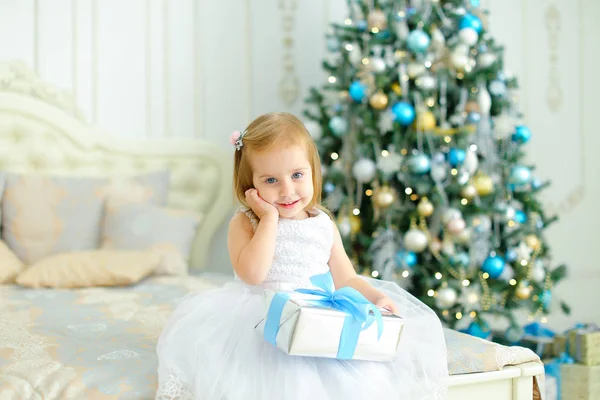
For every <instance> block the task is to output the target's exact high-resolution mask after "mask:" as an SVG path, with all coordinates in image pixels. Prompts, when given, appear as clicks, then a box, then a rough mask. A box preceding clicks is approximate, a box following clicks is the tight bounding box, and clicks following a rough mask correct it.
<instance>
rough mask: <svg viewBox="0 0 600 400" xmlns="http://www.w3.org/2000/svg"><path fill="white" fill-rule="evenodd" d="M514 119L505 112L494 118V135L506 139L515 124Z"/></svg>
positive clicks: (511, 132) (512, 131) (513, 129)
mask: <svg viewBox="0 0 600 400" xmlns="http://www.w3.org/2000/svg"><path fill="white" fill-rule="evenodd" d="M516 125H517V124H516V122H515V119H514V118H513V117H511V116H509V115H507V114H500V115H498V116H497V117H495V118H494V137H495V138H496V139H506V138H508V137H509V136H510V135H512V134H513V133H514V131H515V126H516Z"/></svg>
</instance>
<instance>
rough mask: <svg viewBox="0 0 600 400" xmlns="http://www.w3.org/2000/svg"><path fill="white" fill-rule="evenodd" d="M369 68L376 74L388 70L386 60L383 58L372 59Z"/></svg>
mask: <svg viewBox="0 0 600 400" xmlns="http://www.w3.org/2000/svg"><path fill="white" fill-rule="evenodd" d="M369 66H370V67H371V71H374V72H384V71H385V70H386V68H387V66H386V65H385V60H384V59H383V58H381V57H371V60H370V61H369Z"/></svg>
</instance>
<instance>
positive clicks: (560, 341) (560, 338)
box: [552, 333, 567, 357]
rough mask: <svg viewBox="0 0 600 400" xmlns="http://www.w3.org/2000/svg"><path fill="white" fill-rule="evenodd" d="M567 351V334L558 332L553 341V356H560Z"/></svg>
mask: <svg viewBox="0 0 600 400" xmlns="http://www.w3.org/2000/svg"><path fill="white" fill-rule="evenodd" d="M566 351H567V335H566V334H563V333H558V334H556V336H554V341H553V342H552V356H553V357H558V356H560V355H561V354H562V353H564V352H566Z"/></svg>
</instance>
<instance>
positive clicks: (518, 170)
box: [508, 165, 531, 185]
mask: <svg viewBox="0 0 600 400" xmlns="http://www.w3.org/2000/svg"><path fill="white" fill-rule="evenodd" d="M530 180H531V170H530V169H529V168H527V167H525V166H523V165H516V166H514V167H513V168H512V169H511V170H510V176H509V177H508V183H510V184H511V185H524V184H526V183H528V182H529V181H530Z"/></svg>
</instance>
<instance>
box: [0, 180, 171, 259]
mask: <svg viewBox="0 0 600 400" xmlns="http://www.w3.org/2000/svg"><path fill="white" fill-rule="evenodd" d="M5 176H6V184H5V191H4V196H3V198H2V210H3V211H2V231H3V238H4V239H5V240H6V242H7V243H8V245H9V246H10V247H11V248H12V249H13V251H14V252H15V253H16V254H17V256H19V258H20V259H21V260H22V261H23V262H25V263H26V264H31V263H34V262H36V261H39V260H41V259H43V258H44V257H47V256H49V255H52V254H58V253H64V252H68V251H78V250H92V249H97V248H98V247H99V246H100V229H101V223H102V217H103V213H104V203H105V201H106V199H107V198H108V197H109V196H110V198H114V199H116V200H118V201H120V202H121V203H126V202H133V201H136V202H138V201H142V202H148V203H151V204H156V205H163V204H164V203H165V202H166V199H167V191H168V186H169V173H168V172H157V173H152V174H147V175H143V176H138V177H130V178H125V177H124V178H90V177H58V176H44V175H34V174H12V173H6V174H5Z"/></svg>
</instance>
